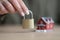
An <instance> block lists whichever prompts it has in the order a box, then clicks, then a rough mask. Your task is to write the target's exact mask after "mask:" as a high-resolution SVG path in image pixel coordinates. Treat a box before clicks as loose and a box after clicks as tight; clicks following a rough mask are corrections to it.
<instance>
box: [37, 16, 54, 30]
mask: <svg viewBox="0 0 60 40" xmlns="http://www.w3.org/2000/svg"><path fill="white" fill-rule="evenodd" d="M53 27H54V21H53V19H52V18H51V17H41V18H40V19H39V20H38V23H37V30H52V29H53Z"/></svg>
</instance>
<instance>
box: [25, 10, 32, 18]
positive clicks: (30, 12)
mask: <svg viewBox="0 0 60 40" xmlns="http://www.w3.org/2000/svg"><path fill="white" fill-rule="evenodd" d="M29 14H31V18H32V19H33V13H32V11H31V10H29ZM24 19H25V16H24Z"/></svg>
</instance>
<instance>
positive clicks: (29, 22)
mask: <svg viewBox="0 0 60 40" xmlns="http://www.w3.org/2000/svg"><path fill="white" fill-rule="evenodd" d="M29 13H30V14H29V15H25V16H24V18H23V22H22V26H23V28H24V29H34V19H33V13H32V11H30V10H29ZM29 17H30V18H29Z"/></svg>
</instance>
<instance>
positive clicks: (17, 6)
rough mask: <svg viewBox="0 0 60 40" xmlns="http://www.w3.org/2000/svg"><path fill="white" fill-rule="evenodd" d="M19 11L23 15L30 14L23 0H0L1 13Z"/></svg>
mask: <svg viewBox="0 0 60 40" xmlns="http://www.w3.org/2000/svg"><path fill="white" fill-rule="evenodd" d="M15 12H19V13H20V15H21V16H24V15H25V13H26V14H29V10H28V8H27V7H26V5H25V4H24V2H23V0H0V14H6V13H15Z"/></svg>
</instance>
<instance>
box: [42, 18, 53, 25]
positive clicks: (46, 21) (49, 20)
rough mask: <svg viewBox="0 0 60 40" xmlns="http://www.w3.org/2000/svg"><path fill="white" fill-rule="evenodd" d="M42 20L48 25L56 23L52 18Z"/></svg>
mask: <svg viewBox="0 0 60 40" xmlns="http://www.w3.org/2000/svg"><path fill="white" fill-rule="evenodd" d="M41 19H42V20H43V21H44V22H45V23H47V24H49V23H54V21H53V19H52V18H51V17H41Z"/></svg>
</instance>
